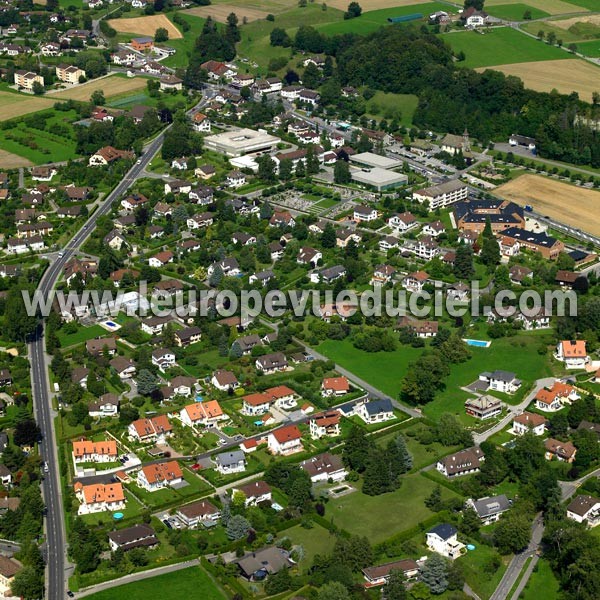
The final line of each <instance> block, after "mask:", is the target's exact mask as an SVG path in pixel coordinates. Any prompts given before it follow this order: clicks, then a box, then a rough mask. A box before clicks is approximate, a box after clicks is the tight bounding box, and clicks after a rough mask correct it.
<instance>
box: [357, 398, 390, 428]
mask: <svg viewBox="0 0 600 600" xmlns="http://www.w3.org/2000/svg"><path fill="white" fill-rule="evenodd" d="M355 410H356V414H357V415H358V416H359V417H360V418H361V419H362V420H363V421H364V422H365V423H367V425H374V424H375V423H384V422H385V421H390V420H391V419H394V418H395V417H394V408H393V406H392V403H391V401H390V400H388V399H387V398H384V399H381V400H371V401H370V402H360V403H359V404H357V406H356V409H355Z"/></svg>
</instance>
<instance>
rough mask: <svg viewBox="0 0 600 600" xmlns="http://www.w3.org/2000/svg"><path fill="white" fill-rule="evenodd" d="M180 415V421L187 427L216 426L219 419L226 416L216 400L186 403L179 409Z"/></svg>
mask: <svg viewBox="0 0 600 600" xmlns="http://www.w3.org/2000/svg"><path fill="white" fill-rule="evenodd" d="M180 417H181V422H182V423H183V424H184V425H187V426H188V427H198V426H199V425H202V426H204V427H212V426H216V425H217V424H218V423H219V421H223V420H227V418H228V417H227V415H226V414H224V413H223V410H222V409H221V406H220V404H219V403H218V402H217V401H216V400H205V401H203V402H194V404H188V405H187V406H184V407H183V408H182V409H181V412H180Z"/></svg>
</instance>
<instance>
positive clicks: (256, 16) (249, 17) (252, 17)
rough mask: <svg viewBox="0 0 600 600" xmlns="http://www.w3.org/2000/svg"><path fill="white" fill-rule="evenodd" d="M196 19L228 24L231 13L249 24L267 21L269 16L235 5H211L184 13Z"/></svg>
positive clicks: (265, 12)
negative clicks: (210, 19)
mask: <svg viewBox="0 0 600 600" xmlns="http://www.w3.org/2000/svg"><path fill="white" fill-rule="evenodd" d="M183 12H184V13H187V14H189V15H193V16H194V17H203V18H206V17H212V19H213V21H218V22H219V23H225V22H227V17H228V16H229V15H230V14H231V13H235V14H236V15H237V18H238V19H239V20H240V23H242V21H243V20H244V18H245V19H246V21H247V22H248V23H250V22H251V21H259V20H260V19H266V17H267V15H268V14H269V13H268V11H264V10H259V9H258V8H251V7H248V6H235V5H233V4H211V5H209V6H196V7H195V8H190V9H189V10H185V11H183Z"/></svg>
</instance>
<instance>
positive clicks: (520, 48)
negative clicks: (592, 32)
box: [442, 27, 569, 69]
mask: <svg viewBox="0 0 600 600" xmlns="http://www.w3.org/2000/svg"><path fill="white" fill-rule="evenodd" d="M442 39H443V40H444V41H445V42H446V43H447V44H448V45H449V46H450V47H451V48H452V50H453V51H454V52H455V54H456V53H458V52H461V51H462V52H464V54H465V57H466V59H465V60H464V61H463V62H460V63H457V65H459V66H461V67H470V68H473V69H475V68H477V67H491V66H493V65H507V64H512V63H520V62H533V61H544V60H560V59H561V58H562V59H567V58H569V54H568V53H567V52H565V51H564V50H561V49H560V48H555V47H554V46H549V45H548V44H544V43H543V42H540V41H539V40H534V39H532V38H530V37H529V36H526V35H524V34H522V33H519V32H518V31H515V30H514V29H512V28H510V27H500V28H497V29H492V30H490V32H488V33H477V32H475V31H464V32H461V33H448V34H446V35H444V36H443V38H442Z"/></svg>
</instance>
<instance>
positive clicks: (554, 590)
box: [520, 558, 559, 600]
mask: <svg viewBox="0 0 600 600" xmlns="http://www.w3.org/2000/svg"><path fill="white" fill-rule="evenodd" d="M520 597H521V598H523V600H539V599H540V598H543V599H544V600H557V599H558V598H559V584H558V580H557V579H556V575H554V573H553V572H552V569H551V568H550V565H549V564H548V561H546V560H545V559H543V558H542V559H540V560H539V561H538V563H537V565H536V566H535V569H534V571H533V573H532V574H531V577H530V578H529V581H528V582H527V585H526V586H525V589H524V590H523V592H522V593H521V596H520Z"/></svg>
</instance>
